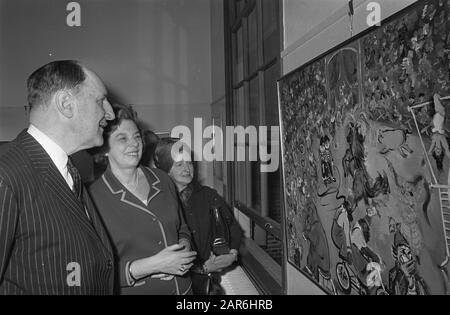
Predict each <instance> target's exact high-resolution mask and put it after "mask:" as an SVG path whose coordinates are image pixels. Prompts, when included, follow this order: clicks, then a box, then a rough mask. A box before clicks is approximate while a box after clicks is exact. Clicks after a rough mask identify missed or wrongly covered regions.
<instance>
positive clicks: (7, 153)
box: [0, 140, 26, 174]
mask: <svg viewBox="0 0 450 315" xmlns="http://www.w3.org/2000/svg"><path fill="white" fill-rule="evenodd" d="M25 157H26V152H25V151H24V150H23V148H22V147H21V146H20V144H19V143H18V142H17V141H15V140H14V141H11V142H9V143H7V144H4V145H2V146H0V174H1V173H2V172H7V173H8V172H13V171H17V170H20V169H22V168H23V163H24V160H25Z"/></svg>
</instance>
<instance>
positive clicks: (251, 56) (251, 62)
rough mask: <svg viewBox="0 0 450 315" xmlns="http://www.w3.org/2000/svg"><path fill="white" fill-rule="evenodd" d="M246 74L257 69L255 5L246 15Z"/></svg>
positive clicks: (250, 73)
mask: <svg viewBox="0 0 450 315" xmlns="http://www.w3.org/2000/svg"><path fill="white" fill-rule="evenodd" d="M247 21H248V74H249V75H252V74H253V73H255V71H256V70H257V69H258V21H257V15H256V7H255V9H253V11H252V13H250V15H249V16H248V20H247Z"/></svg>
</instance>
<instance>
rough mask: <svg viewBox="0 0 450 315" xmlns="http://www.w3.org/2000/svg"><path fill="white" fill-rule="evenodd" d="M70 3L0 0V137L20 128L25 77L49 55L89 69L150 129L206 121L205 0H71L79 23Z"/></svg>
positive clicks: (208, 49) (208, 100)
mask: <svg viewBox="0 0 450 315" xmlns="http://www.w3.org/2000/svg"><path fill="white" fill-rule="evenodd" d="M69 2H71V1H68V0H39V1H36V0H0V141H2V140H11V139H13V138H14V137H15V136H16V134H17V133H18V132H20V130H22V129H23V128H25V127H26V126H27V116H26V114H25V110H24V106H25V105H26V79H27V77H28V75H29V74H30V73H31V72H32V71H34V70H35V69H37V68H38V67H40V66H41V65H43V64H45V63H47V62H50V61H52V60H56V59H77V60H80V61H82V62H83V63H84V64H86V65H87V66H88V67H90V68H92V69H93V70H94V71H96V72H97V73H98V74H99V75H100V76H101V77H102V78H103V80H104V81H105V83H106V85H107V87H108V89H109V92H110V94H111V96H112V97H113V99H116V100H117V101H119V102H123V103H127V104H134V105H135V109H136V110H137V112H138V114H139V117H140V119H141V120H143V121H144V122H145V124H146V125H147V126H148V127H149V128H151V129H154V130H156V131H168V130H171V128H172V127H173V126H175V125H186V126H188V127H192V125H193V117H204V118H205V120H206V122H207V123H209V120H210V116H211V110H210V105H211V103H212V101H213V100H212V92H211V34H210V29H211V27H210V23H211V19H210V14H211V12H210V1H209V0H78V1H77V2H78V3H79V4H80V5H81V27H69V26H68V25H67V24H66V17H67V15H68V14H69V12H68V11H67V10H66V5H67V4H68V3H69ZM206 122H205V123H206ZM205 169H206V166H205Z"/></svg>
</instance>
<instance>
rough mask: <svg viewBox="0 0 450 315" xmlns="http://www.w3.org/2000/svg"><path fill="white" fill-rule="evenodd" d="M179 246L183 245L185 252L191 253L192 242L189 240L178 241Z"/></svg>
mask: <svg viewBox="0 0 450 315" xmlns="http://www.w3.org/2000/svg"><path fill="white" fill-rule="evenodd" d="M178 244H180V245H182V246H183V247H184V248H183V250H184V251H187V252H189V251H191V242H190V241H189V240H188V239H185V238H182V239H180V240H179V241H178Z"/></svg>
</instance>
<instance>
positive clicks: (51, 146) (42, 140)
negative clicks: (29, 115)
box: [27, 125, 73, 189]
mask: <svg viewBox="0 0 450 315" xmlns="http://www.w3.org/2000/svg"><path fill="white" fill-rule="evenodd" d="M27 132H28V133H29V134H30V135H31V136H32V137H33V138H34V139H36V141H37V142H39V144H40V145H41V146H42V147H43V148H44V150H45V152H47V154H48V155H49V156H50V158H51V159H52V161H53V163H54V164H55V165H56V168H57V169H58V171H59V172H60V173H61V175H62V177H63V178H64V179H65V180H66V183H67V185H69V188H70V189H73V180H72V176H71V175H70V174H69V171H68V170H67V161H68V159H69V157H68V156H67V153H66V152H64V150H63V149H62V148H61V147H60V146H59V145H58V144H57V143H56V142H55V141H53V140H52V139H50V138H49V137H48V136H47V135H46V134H44V133H43V132H42V131H40V130H39V129H38V128H36V127H35V126H33V125H30V127H28V130H27Z"/></svg>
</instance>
